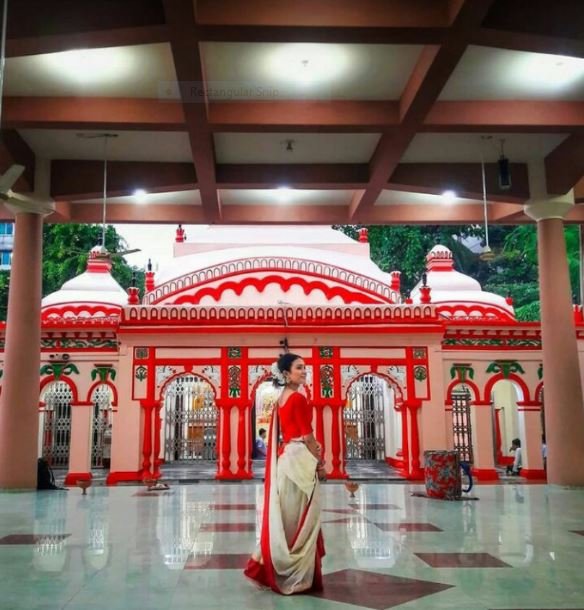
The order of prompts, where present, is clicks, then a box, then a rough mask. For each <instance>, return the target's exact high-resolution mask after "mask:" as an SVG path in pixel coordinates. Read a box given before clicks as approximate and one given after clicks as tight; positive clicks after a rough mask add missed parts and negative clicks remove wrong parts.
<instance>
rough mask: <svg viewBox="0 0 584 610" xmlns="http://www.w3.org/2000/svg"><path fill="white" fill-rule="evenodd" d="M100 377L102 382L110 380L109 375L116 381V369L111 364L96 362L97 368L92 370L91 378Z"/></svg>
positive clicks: (93, 379)
mask: <svg viewBox="0 0 584 610" xmlns="http://www.w3.org/2000/svg"><path fill="white" fill-rule="evenodd" d="M97 377H99V380H100V381H101V382H102V383H105V382H106V381H107V380H108V377H109V378H110V379H111V380H112V381H114V380H115V378H116V369H114V368H113V366H112V365H111V364H101V365H100V364H96V365H95V368H94V369H93V370H92V371H91V380H92V381H95V380H96V379H97Z"/></svg>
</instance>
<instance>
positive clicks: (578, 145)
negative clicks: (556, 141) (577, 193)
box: [545, 133, 584, 195]
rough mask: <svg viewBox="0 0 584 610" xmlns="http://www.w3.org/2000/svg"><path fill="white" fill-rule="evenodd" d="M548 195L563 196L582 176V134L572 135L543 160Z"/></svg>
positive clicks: (583, 157)
mask: <svg viewBox="0 0 584 610" xmlns="http://www.w3.org/2000/svg"><path fill="white" fill-rule="evenodd" d="M545 173H546V182H547V191H548V193H554V194H558V195H563V194H564V193H567V192H568V191H569V190H570V189H571V188H574V186H575V185H576V184H577V183H578V181H579V180H580V179H581V178H582V177H583V176H584V133H577V134H572V135H571V136H570V137H569V138H566V139H565V140H564V141H563V142H562V143H561V144H560V145H559V146H556V148H554V150H552V152H550V153H549V154H548V155H547V157H546V158H545Z"/></svg>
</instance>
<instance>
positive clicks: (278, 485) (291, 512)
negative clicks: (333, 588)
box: [245, 409, 324, 595]
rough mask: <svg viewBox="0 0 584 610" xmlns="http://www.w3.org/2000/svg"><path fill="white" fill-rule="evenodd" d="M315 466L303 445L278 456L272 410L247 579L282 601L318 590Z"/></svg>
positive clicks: (295, 444)
mask: <svg viewBox="0 0 584 610" xmlns="http://www.w3.org/2000/svg"><path fill="white" fill-rule="evenodd" d="M317 462H318V460H317V459H316V458H315V457H314V456H313V455H312V453H310V451H309V450H308V449H307V447H306V445H305V444H304V443H302V442H294V441H291V442H290V443H287V444H286V445H285V446H284V449H283V451H282V452H281V455H280V456H278V409H274V411H273V414H272V422H271V425H270V437H269V445H268V456H267V462H266V482H265V492H264V494H265V496H264V514H263V521H262V533H261V539H260V545H259V548H258V549H257V550H256V552H255V553H254V554H253V555H252V557H251V559H250V561H249V563H248V566H247V568H246V570H245V574H246V576H248V577H249V578H251V579H253V580H255V581H256V582H258V583H260V584H261V585H264V586H268V587H271V588H272V589H273V590H274V591H276V592H278V593H281V594H283V595H291V594H293V593H300V592H303V591H308V590H319V589H321V588H322V575H321V570H320V563H321V558H322V557H323V556H324V544H323V540H322V534H321V531H320V485H319V481H318V477H317V476H316V466H317Z"/></svg>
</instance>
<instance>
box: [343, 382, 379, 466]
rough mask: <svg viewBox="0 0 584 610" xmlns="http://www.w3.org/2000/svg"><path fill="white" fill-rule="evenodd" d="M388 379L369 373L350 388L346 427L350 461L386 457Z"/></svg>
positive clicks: (345, 416)
mask: <svg viewBox="0 0 584 610" xmlns="http://www.w3.org/2000/svg"><path fill="white" fill-rule="evenodd" d="M385 385H386V384H385V381H384V380H383V379H381V378H379V377H376V376H375V375H365V376H364V377H361V378H360V379H359V380H357V381H355V382H354V383H353V385H352V386H351V389H350V390H349V403H350V404H349V405H348V406H347V407H346V408H345V410H344V426H345V438H346V443H347V444H346V447H347V459H349V460H385V423H384V414H383V413H384V404H383V403H384V400H383V397H384V389H385Z"/></svg>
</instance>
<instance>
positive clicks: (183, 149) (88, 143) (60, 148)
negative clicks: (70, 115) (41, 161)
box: [19, 129, 192, 163]
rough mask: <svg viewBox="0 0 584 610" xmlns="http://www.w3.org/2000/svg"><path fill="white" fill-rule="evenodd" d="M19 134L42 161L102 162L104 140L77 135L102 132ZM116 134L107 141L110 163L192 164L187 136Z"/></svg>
mask: <svg viewBox="0 0 584 610" xmlns="http://www.w3.org/2000/svg"><path fill="white" fill-rule="evenodd" d="M19 133H20V135H21V136H22V137H23V138H24V139H25V140H26V142H27V144H28V145H29V146H30V147H31V148H32V150H33V151H34V153H35V154H36V155H38V156H39V157H43V158H45V159H80V160H95V159H98V160H101V159H103V154H104V144H103V139H100V138H91V137H80V136H79V134H80V133H82V134H83V136H92V135H95V134H99V133H104V132H100V131H84V132H76V131H72V130H68V129H21V130H20V131H19ZM108 133H112V132H108ZM114 133H115V132H114ZM117 133H118V137H117V138H111V139H108V148H107V156H108V159H110V160H111V161H168V162H171V163H180V162H192V155H191V146H190V142H189V137H188V135H187V134H186V133H181V132H176V131H120V132H117Z"/></svg>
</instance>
